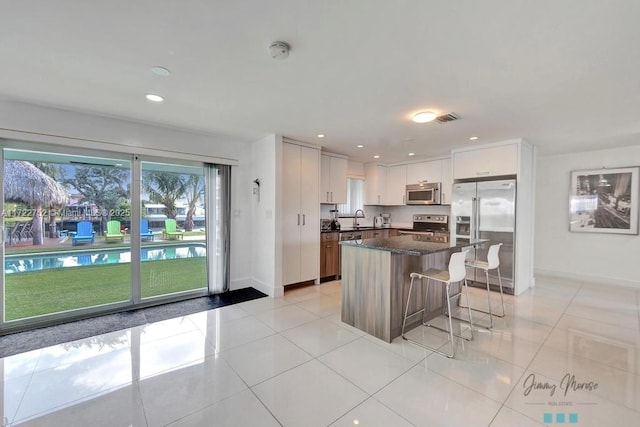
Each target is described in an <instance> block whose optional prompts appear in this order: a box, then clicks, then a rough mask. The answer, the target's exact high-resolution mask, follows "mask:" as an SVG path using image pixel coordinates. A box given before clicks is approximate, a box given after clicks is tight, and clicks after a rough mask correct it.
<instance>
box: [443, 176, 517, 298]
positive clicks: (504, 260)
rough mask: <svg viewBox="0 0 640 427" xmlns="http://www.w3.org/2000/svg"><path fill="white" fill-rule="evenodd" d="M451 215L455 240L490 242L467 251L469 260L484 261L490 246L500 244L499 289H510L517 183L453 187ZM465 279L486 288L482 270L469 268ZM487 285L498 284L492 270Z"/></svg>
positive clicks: (468, 183) (508, 180)
mask: <svg viewBox="0 0 640 427" xmlns="http://www.w3.org/2000/svg"><path fill="white" fill-rule="evenodd" d="M451 215H452V216H453V220H454V221H455V231H454V233H455V238H456V239H465V238H466V239H469V238H470V239H489V243H488V244H486V245H483V246H484V247H481V248H478V249H473V248H471V249H470V252H469V255H468V257H470V258H475V259H478V260H481V261H486V260H487V251H488V248H489V245H492V244H495V243H502V247H501V248H500V274H501V275H502V286H503V287H505V288H511V289H513V273H514V271H513V265H514V246H515V232H516V180H515V179H506V180H498V181H477V182H464V183H456V184H453V197H452V202H451ZM467 280H473V281H474V282H476V283H478V284H481V285H483V286H486V285H485V283H486V278H485V275H484V272H483V271H481V270H477V271H476V269H473V268H469V269H468V270H467ZM489 283H491V284H493V285H497V284H498V274H497V273H496V271H495V270H492V271H490V272H489Z"/></svg>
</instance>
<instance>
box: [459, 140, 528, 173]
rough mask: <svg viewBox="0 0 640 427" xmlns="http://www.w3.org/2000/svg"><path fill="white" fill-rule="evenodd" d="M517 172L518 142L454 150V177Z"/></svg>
mask: <svg viewBox="0 0 640 427" xmlns="http://www.w3.org/2000/svg"><path fill="white" fill-rule="evenodd" d="M517 172H518V145H517V144H505V145H498V146H492V147H484V148H478V149H476V150H464V151H454V152H453V177H454V179H467V178H484V177H489V176H501V175H515V174H516V173H517Z"/></svg>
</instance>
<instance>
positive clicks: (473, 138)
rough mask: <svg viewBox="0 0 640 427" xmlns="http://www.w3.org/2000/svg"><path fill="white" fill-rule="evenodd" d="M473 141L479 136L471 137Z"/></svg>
mask: <svg viewBox="0 0 640 427" xmlns="http://www.w3.org/2000/svg"><path fill="white" fill-rule="evenodd" d="M469 139H470V140H471V141H475V140H476V139H478V137H477V136H472V137H471V138H469Z"/></svg>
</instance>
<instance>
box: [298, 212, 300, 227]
mask: <svg viewBox="0 0 640 427" xmlns="http://www.w3.org/2000/svg"><path fill="white" fill-rule="evenodd" d="M298 225H300V214H298Z"/></svg>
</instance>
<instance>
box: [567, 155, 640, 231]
mask: <svg viewBox="0 0 640 427" xmlns="http://www.w3.org/2000/svg"><path fill="white" fill-rule="evenodd" d="M639 170H640V168H639V167H630V168H617V169H594V170H581V171H573V172H571V196H570V198H569V231H575V232H581V233H614V234H638V197H640V194H639V193H638V172H639Z"/></svg>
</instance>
